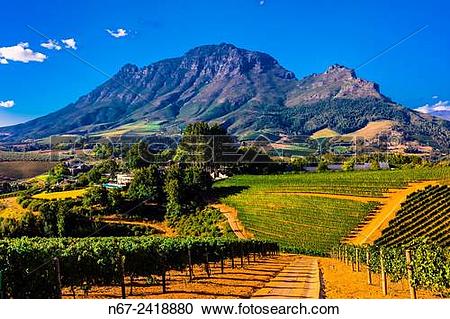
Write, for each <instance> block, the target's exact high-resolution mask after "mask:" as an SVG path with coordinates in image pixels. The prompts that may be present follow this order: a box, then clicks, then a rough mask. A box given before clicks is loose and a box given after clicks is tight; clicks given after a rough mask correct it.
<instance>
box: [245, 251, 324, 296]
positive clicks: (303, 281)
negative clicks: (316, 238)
mask: <svg viewBox="0 0 450 319" xmlns="http://www.w3.org/2000/svg"><path fill="white" fill-rule="evenodd" d="M319 297H320V275H319V265H318V259H317V258H314V257H307V256H296V258H295V260H294V261H293V262H292V263H291V264H289V265H288V266H286V267H285V268H284V269H283V270H282V271H281V272H280V273H279V274H278V275H277V276H276V277H275V278H273V279H272V280H270V281H269V282H268V283H267V284H266V285H265V286H264V287H263V288H261V289H259V290H258V291H256V292H255V294H253V296H252V298H269V299H274V298H277V299H280V298H282V299H285V298H314V299H318V298H319Z"/></svg>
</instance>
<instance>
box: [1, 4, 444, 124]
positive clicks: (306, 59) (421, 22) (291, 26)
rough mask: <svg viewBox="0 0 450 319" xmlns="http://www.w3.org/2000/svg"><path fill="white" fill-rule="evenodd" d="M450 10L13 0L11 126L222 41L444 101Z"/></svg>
mask: <svg viewBox="0 0 450 319" xmlns="http://www.w3.org/2000/svg"><path fill="white" fill-rule="evenodd" d="M449 13H450V4H448V3H446V1H434V0H428V1H411V0H410V1H402V0H400V1H392V0H391V1H385V0H379V1H360V0H354V1H345V0H341V1H334V0H328V1H325V0H316V1H295V0H264V1H263V0H223V1H221V0H216V1H211V0H209V1H207V0H199V1H194V0H191V1H182V0H178V1H175V0H165V1H163V0H161V1H152V0H148V1H132V0H129V1H116V0H109V1H100V0H97V1H85V0H78V1H57V0H54V1H45V0H41V1H29V2H28V1H17V2H16V3H14V2H12V1H7V2H4V3H2V5H1V11H0V21H2V25H3V28H2V32H1V33H0V125H7V124H12V123H18V122H21V121H24V120H26V119H31V118H34V117H37V116H41V115H45V114H47V113H49V112H52V111H55V110H57V109H59V108H61V107H63V106H65V105H67V104H69V103H71V102H74V101H75V100H76V99H77V98H78V97H79V96H81V95H83V94H85V93H88V92H89V91H91V90H92V89H93V88H95V87H96V86H98V85H99V84H101V83H102V82H104V81H105V80H107V78H108V75H112V74H114V73H115V72H116V71H117V70H118V69H119V68H120V67H121V66H122V65H123V64H125V63H134V64H137V65H140V66H143V65H148V64H150V63H152V62H155V61H157V60H160V59H163V58H167V57H174V56H179V55H182V54H183V53H184V52H186V51H187V50H189V49H190V48H192V47H195V46H198V45H202V44H214V43H221V42H229V43H233V44H235V45H237V46H240V47H244V48H248V49H253V50H258V51H263V52H266V53H269V54H271V55H272V56H274V57H275V58H277V59H278V60H279V61H280V63H281V64H282V65H283V66H284V67H286V68H287V69H289V70H291V71H293V72H295V74H296V75H297V77H299V78H301V77H303V76H305V75H308V74H310V73H319V72H322V71H324V70H325V69H326V68H327V66H329V65H330V64H334V63H339V64H344V65H346V66H349V67H352V68H358V66H361V65H363V66H362V67H360V68H358V69H357V73H358V75H359V76H361V77H363V78H366V79H368V80H372V81H375V82H378V83H379V84H380V86H381V89H382V92H383V93H384V94H385V95H387V96H389V97H391V98H392V99H393V100H395V101H397V102H400V103H402V104H404V105H407V106H409V107H413V108H416V107H419V106H422V105H425V104H430V105H432V104H433V103H438V101H441V102H442V103H444V104H445V103H446V101H447V100H448V99H450V92H449V89H450V76H449V74H450V23H449V22H448V16H449ZM106 29H109V30H110V31H111V33H113V35H116V36H115V37H114V36H113V35H111V34H110V33H108V32H107V31H106ZM118 29H123V30H118ZM49 39H52V40H54V41H55V42H53V43H49V42H48V40H49ZM68 39H69V41H68V42H67V41H66V43H63V42H62V40H68ZM70 39H73V40H74V41H71V40H70ZM74 42H75V43H74ZM25 43H26V44H28V45H26V44H25ZM42 43H47V45H45V46H46V47H43V46H41V44H42ZM49 47H53V49H49ZM59 47H61V49H60V50H57V48H59ZM29 50H31V51H29ZM383 51H384V53H383V54H381V55H380V56H378V55H379V54H380V53H382V52H383ZM43 55H44V56H45V57H43ZM2 56H3V57H2ZM14 60H17V61H14ZM34 60H35V61H34ZM26 61H28V63H25V62H26ZM40 61H42V62H40ZM367 62H368V63H367ZM366 63H367V64H366ZM12 104H14V105H12Z"/></svg>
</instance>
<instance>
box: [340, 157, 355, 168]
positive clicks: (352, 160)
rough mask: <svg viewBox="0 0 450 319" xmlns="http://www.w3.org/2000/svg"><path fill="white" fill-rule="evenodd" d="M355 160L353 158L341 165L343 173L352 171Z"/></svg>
mask: <svg viewBox="0 0 450 319" xmlns="http://www.w3.org/2000/svg"><path fill="white" fill-rule="evenodd" d="M355 164H356V159H355V158H354V157H351V158H349V159H348V160H346V161H345V162H344V163H343V164H342V170H344V171H353V169H354V168H355Z"/></svg>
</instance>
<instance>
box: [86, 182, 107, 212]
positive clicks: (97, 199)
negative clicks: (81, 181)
mask: <svg viewBox="0 0 450 319" xmlns="http://www.w3.org/2000/svg"><path fill="white" fill-rule="evenodd" d="M108 203H109V202H108V191H107V190H106V189H105V188H103V187H99V186H94V187H91V188H89V189H88V190H87V192H86V193H85V195H84V197H83V205H84V206H85V207H87V208H89V207H92V206H100V207H103V208H104V207H107V206H108Z"/></svg>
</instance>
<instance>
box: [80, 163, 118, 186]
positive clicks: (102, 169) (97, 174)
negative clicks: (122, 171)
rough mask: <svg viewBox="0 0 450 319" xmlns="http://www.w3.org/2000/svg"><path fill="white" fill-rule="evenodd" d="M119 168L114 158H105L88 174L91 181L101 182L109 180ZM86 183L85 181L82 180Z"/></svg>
mask: <svg viewBox="0 0 450 319" xmlns="http://www.w3.org/2000/svg"><path fill="white" fill-rule="evenodd" d="M118 170H119V165H118V164H117V162H116V161H115V160H113V159H109V160H104V161H101V162H100V163H98V164H97V165H95V166H94V167H93V168H92V169H91V170H89V172H87V174H86V176H87V179H88V180H89V182H90V183H93V184H99V183H103V182H106V181H108V179H109V178H112V177H114V176H115V174H116V173H117V171H118ZM82 182H83V183H85V181H82Z"/></svg>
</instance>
